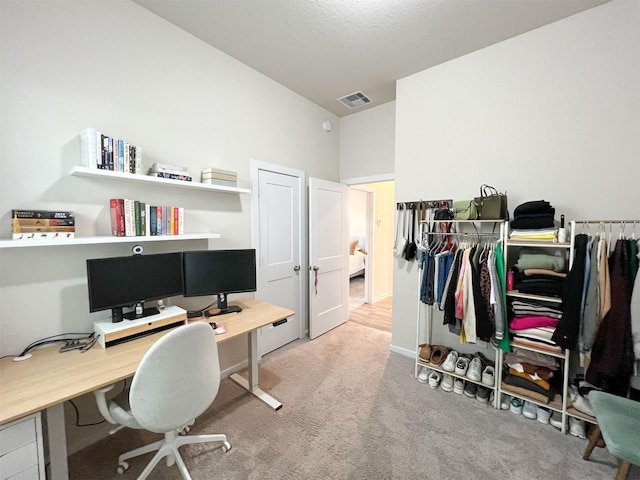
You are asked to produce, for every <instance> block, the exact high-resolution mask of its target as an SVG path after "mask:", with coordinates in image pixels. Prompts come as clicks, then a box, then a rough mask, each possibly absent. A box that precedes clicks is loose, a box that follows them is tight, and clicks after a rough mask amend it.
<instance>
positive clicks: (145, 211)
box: [141, 203, 151, 237]
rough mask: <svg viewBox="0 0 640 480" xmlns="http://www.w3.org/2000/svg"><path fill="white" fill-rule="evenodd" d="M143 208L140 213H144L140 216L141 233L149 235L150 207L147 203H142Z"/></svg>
mask: <svg viewBox="0 0 640 480" xmlns="http://www.w3.org/2000/svg"><path fill="white" fill-rule="evenodd" d="M143 205H144V209H143V211H142V212H141V213H143V214H144V216H143V217H142V227H143V228H142V234H143V235H144V236H146V237H148V236H149V235H151V224H150V220H151V218H150V216H151V207H150V206H149V204H147V203H143Z"/></svg>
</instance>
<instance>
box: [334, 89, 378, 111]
mask: <svg viewBox="0 0 640 480" xmlns="http://www.w3.org/2000/svg"><path fill="white" fill-rule="evenodd" d="M338 101H339V102H340V103H342V104H343V105H345V106H346V107H348V108H358V107H362V106H363V105H366V104H367V103H371V99H370V98H369V97H367V96H366V95H365V94H364V93H362V92H355V93H352V94H350V95H345V96H344V97H342V98H339V99H338Z"/></svg>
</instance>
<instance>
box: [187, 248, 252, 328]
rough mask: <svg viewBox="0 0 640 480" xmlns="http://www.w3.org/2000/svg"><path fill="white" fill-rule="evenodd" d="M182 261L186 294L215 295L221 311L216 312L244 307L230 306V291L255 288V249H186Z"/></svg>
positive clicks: (250, 290) (239, 309) (193, 295)
mask: <svg viewBox="0 0 640 480" xmlns="http://www.w3.org/2000/svg"><path fill="white" fill-rule="evenodd" d="M182 260H183V266H184V268H183V279H184V282H183V283H184V296H185V297H197V296H204V295H216V296H217V299H218V302H217V303H218V306H217V310H219V312H218V311H217V310H216V311H215V314H218V313H219V314H223V313H230V312H239V311H241V310H242V309H241V308H240V307H237V306H229V305H228V303H227V295H228V294H230V293H243V292H255V291H256V251H255V250H254V249H244V250H192V251H187V252H183V253H182ZM207 308H208V307H207ZM207 316H210V315H207Z"/></svg>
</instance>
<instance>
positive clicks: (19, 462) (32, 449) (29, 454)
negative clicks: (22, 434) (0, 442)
mask: <svg viewBox="0 0 640 480" xmlns="http://www.w3.org/2000/svg"><path fill="white" fill-rule="evenodd" d="M32 466H35V467H37V466H38V446H37V444H36V442H31V443H29V444H27V445H24V446H22V447H20V448H18V449H16V450H12V451H11V452H9V453H7V454H6V455H3V456H2V457H0V472H2V473H1V474H0V475H2V477H1V478H2V479H3V480H4V479H6V478H11V477H12V476H13V475H16V474H18V473H21V472H24V471H25V470H27V469H28V468H29V467H32ZM36 478H37V477H36Z"/></svg>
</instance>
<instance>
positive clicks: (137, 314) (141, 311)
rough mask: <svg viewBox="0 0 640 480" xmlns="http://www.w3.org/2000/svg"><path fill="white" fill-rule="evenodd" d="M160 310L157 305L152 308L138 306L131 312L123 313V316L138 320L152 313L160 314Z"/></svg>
mask: <svg viewBox="0 0 640 480" xmlns="http://www.w3.org/2000/svg"><path fill="white" fill-rule="evenodd" d="M159 313H160V310H158V309H157V308H156V307H150V308H136V309H134V310H132V311H130V312H127V313H125V314H123V315H122V318H126V319H127V320H137V319H138V318H144V317H150V316H151V315H158V314H159Z"/></svg>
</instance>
